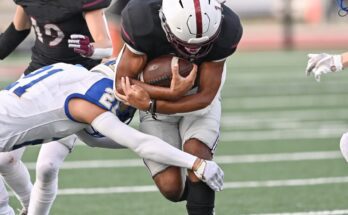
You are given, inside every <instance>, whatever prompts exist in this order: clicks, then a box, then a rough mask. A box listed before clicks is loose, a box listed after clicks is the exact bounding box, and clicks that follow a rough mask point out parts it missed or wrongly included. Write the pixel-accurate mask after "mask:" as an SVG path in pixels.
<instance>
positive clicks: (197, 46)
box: [159, 0, 223, 59]
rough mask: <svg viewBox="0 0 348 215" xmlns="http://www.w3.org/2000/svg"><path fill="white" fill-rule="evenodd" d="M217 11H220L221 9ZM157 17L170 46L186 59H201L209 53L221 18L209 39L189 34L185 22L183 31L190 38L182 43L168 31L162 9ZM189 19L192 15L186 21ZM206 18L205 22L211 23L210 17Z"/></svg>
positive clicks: (217, 32) (219, 29)
mask: <svg viewBox="0 0 348 215" xmlns="http://www.w3.org/2000/svg"><path fill="white" fill-rule="evenodd" d="M171 1H175V0H171ZM219 9H220V10H222V8H221V7H220V8H219ZM204 15H206V14H204ZM159 16H160V19H161V25H162V28H163V30H164V32H165V34H166V36H167V40H168V42H170V43H171V44H172V46H173V47H174V48H175V49H176V50H177V52H178V53H179V54H180V55H181V56H182V57H184V58H187V59H198V58H202V57H204V56H206V55H207V54H208V53H209V52H210V50H211V49H212V48H213V43H214V42H215V40H216V39H217V38H218V36H219V34H220V31H221V23H222V18H223V17H222V15H221V14H220V16H221V20H220V22H219V23H218V26H217V29H216V31H215V32H214V34H213V35H211V36H210V37H208V36H207V35H197V34H198V33H191V32H190V27H189V21H188V20H186V23H185V27H186V28H185V30H187V31H188V32H189V33H190V35H192V36H191V37H190V38H189V39H188V41H184V40H182V39H180V38H179V37H178V36H176V35H175V33H173V32H172V30H171V29H170V26H169V24H168V22H167V19H166V17H165V14H164V12H163V8H161V9H160V11H159ZM191 17H192V15H190V16H189V17H188V19H190V18H191ZM206 17H207V20H209V22H210V21H211V20H210V17H209V16H208V15H206Z"/></svg>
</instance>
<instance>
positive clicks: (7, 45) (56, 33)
mask: <svg viewBox="0 0 348 215" xmlns="http://www.w3.org/2000/svg"><path fill="white" fill-rule="evenodd" d="M14 2H15V3H16V4H17V8H16V12H15V15H14V19H13V23H11V24H10V25H9V27H8V28H7V30H6V31H5V32H3V33H2V34H1V35H0V59H4V58H6V57H7V56H8V55H9V54H10V53H11V52H12V51H13V50H14V49H15V48H16V47H17V46H18V45H19V44H20V43H21V42H22V41H23V40H24V39H25V38H26V37H27V36H28V34H29V32H30V29H31V28H33V30H34V32H35V43H34V45H33V48H32V54H31V62H30V63H29V66H28V67H27V68H26V70H25V72H24V73H25V74H30V73H31V72H32V71H34V70H36V69H39V68H40V67H43V66H46V65H50V64H53V63H58V62H66V63H72V64H77V63H78V64H81V65H83V66H84V67H86V68H88V69H90V68H92V67H94V66H95V65H97V64H99V63H100V62H101V59H102V58H104V57H108V56H110V55H111V53H112V47H111V40H110V37H109V33H108V29H107V25H106V19H105V15H104V8H106V7H108V6H109V5H110V2H111V0H74V1H71V0H56V1H46V0H35V1H29V0H14ZM75 140H76V137H75V136H72V137H70V138H65V139H62V140H60V142H63V143H65V145H62V144H60V143H59V142H57V141H53V142H52V143H51V144H46V145H44V146H42V148H41V150H40V155H39V157H38V161H37V165H36V167H37V168H36V182H35V184H34V186H33V185H32V184H31V182H30V176H29V173H28V171H27V169H26V167H25V166H24V164H23V163H22V162H21V157H22V155H23V152H24V150H25V148H21V149H19V150H15V151H12V152H9V153H1V155H0V173H1V175H2V176H3V177H4V179H5V181H6V182H7V184H8V185H9V186H10V187H11V188H12V189H13V190H14V192H15V194H16V196H17V197H18V199H19V200H20V202H21V204H22V207H23V211H22V213H21V214H26V211H27V210H28V207H29V199H31V200H30V208H31V209H30V210H31V213H32V214H46V213H48V211H49V208H50V206H51V204H52V202H53V200H54V198H55V196H56V193H57V187H58V181H57V180H58V170H59V167H60V166H61V164H62V163H63V161H64V159H65V157H66V156H67V155H68V154H69V153H70V152H71V150H72V148H73V145H74V142H75ZM31 190H33V192H31ZM0 196H1V197H3V198H5V197H4V196H5V194H3V193H1V194H0ZM7 198H8V197H7ZM1 206H2V205H0V210H1ZM43 211H46V212H43Z"/></svg>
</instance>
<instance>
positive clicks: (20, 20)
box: [0, 6, 31, 60]
mask: <svg viewBox="0 0 348 215" xmlns="http://www.w3.org/2000/svg"><path fill="white" fill-rule="evenodd" d="M30 27H31V23H30V20H29V17H28V16H27V15H26V13H25V12H24V10H23V8H22V7H20V6H17V8H16V13H15V16H14V19H13V23H11V25H10V26H9V27H8V28H7V30H6V31H5V32H4V33H2V34H0V59H1V60H3V59H5V58H6V57H7V56H8V55H9V54H11V52H12V51H13V50H14V49H15V48H17V46H18V45H19V44H20V43H21V42H22V41H23V40H24V39H25V38H26V37H27V36H28V34H29V33H30Z"/></svg>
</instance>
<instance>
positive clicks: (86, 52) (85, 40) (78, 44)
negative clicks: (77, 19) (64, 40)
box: [68, 34, 94, 57]
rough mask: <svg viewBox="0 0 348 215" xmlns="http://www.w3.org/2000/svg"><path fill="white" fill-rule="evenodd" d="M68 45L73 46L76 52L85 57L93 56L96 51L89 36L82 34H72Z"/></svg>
mask: <svg viewBox="0 0 348 215" xmlns="http://www.w3.org/2000/svg"><path fill="white" fill-rule="evenodd" d="M68 46H69V48H73V49H74V52H76V53H78V54H80V55H82V56H83V57H91V56H92V55H93V53H94V47H93V44H92V43H91V42H90V40H89V37H88V36H85V35H82V34H72V35H70V39H69V40H68Z"/></svg>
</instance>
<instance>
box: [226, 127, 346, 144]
mask: <svg viewBox="0 0 348 215" xmlns="http://www.w3.org/2000/svg"><path fill="white" fill-rule="evenodd" d="M347 130H348V126H342V127H333V128H313V129H283V130H269V131H234V132H222V133H221V141H230V142H245V141H264V140H298V139H326V138H337V141H339V138H340V137H341V136H342V134H343V133H345V132H347Z"/></svg>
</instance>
